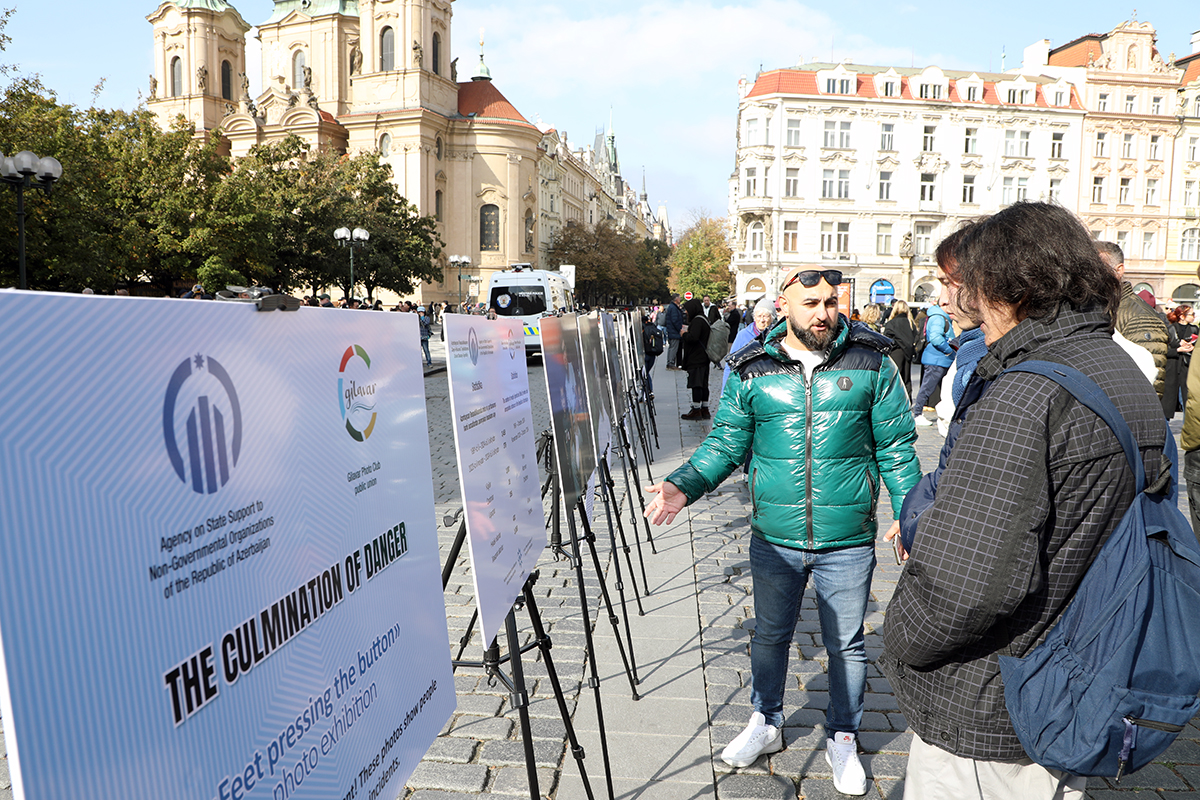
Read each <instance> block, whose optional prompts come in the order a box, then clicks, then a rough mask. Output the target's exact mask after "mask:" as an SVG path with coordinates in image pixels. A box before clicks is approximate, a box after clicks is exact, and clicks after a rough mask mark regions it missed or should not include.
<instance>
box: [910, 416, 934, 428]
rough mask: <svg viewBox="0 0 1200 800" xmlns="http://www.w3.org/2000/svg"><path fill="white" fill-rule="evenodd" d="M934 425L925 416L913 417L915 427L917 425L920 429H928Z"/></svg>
mask: <svg viewBox="0 0 1200 800" xmlns="http://www.w3.org/2000/svg"><path fill="white" fill-rule="evenodd" d="M932 424H933V423H932V422H930V421H929V420H927V419H926V418H925V415H924V414H921V415H919V416H916V417H913V425H916V426H917V427H918V428H928V427H929V426H930V425H932Z"/></svg>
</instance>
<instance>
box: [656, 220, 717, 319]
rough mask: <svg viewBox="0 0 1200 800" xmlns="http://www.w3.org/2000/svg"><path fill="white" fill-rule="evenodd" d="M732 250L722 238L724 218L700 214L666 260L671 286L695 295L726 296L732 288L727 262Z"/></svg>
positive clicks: (676, 289) (715, 297) (681, 291)
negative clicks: (701, 215)
mask: <svg viewBox="0 0 1200 800" xmlns="http://www.w3.org/2000/svg"><path fill="white" fill-rule="evenodd" d="M732 258H733V251H732V250H730V248H729V242H728V241H727V240H726V238H725V220H723V219H715V218H713V217H700V218H699V219H697V220H696V221H695V222H694V223H693V224H692V225H691V227H689V228H688V229H687V230H686V231H684V232H683V235H682V236H680V238H679V241H678V242H677V243H676V245H675V250H674V252H673V253H672V254H671V258H670V259H669V260H668V262H667V266H668V268H669V270H670V275H671V286H672V288H673V289H674V290H675V291H677V292H679V293H681V294H682V293H683V292H692V293H693V294H694V295H695V296H697V297H703V296H705V295H708V296H709V297H712V298H714V299H719V298H723V297H727V296H728V295H729V294H730V292H731V291H732V288H733V283H732V275H731V273H730V272H729V264H730V263H731V261H732Z"/></svg>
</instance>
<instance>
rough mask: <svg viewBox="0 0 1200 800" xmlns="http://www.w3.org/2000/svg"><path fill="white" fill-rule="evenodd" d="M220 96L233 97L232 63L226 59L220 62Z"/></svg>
mask: <svg viewBox="0 0 1200 800" xmlns="http://www.w3.org/2000/svg"><path fill="white" fill-rule="evenodd" d="M221 97H222V98H223V99H225V100H232V99H233V65H232V64H230V63H229V62H228V61H222V62H221Z"/></svg>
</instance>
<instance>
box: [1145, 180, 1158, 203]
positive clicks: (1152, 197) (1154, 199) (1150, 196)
mask: <svg viewBox="0 0 1200 800" xmlns="http://www.w3.org/2000/svg"><path fill="white" fill-rule="evenodd" d="M1146 205H1148V206H1156V205H1158V178H1147V179H1146Z"/></svg>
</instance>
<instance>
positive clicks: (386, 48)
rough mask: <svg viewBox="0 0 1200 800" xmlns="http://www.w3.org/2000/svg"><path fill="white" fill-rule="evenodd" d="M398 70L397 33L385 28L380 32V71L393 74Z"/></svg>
mask: <svg viewBox="0 0 1200 800" xmlns="http://www.w3.org/2000/svg"><path fill="white" fill-rule="evenodd" d="M395 68H396V32H395V31H394V30H392V29H391V28H384V29H383V30H381V31H380V32H379V71H380V72H391V71H392V70H394V69H395Z"/></svg>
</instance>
